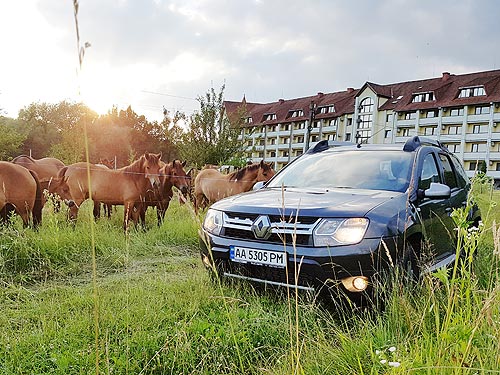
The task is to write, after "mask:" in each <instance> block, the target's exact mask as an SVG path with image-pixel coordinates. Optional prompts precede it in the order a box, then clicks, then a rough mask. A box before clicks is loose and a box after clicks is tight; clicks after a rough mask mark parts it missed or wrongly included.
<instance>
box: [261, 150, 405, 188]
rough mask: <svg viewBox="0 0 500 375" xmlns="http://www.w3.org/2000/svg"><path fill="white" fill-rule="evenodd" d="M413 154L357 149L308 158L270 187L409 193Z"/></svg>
mask: <svg viewBox="0 0 500 375" xmlns="http://www.w3.org/2000/svg"><path fill="white" fill-rule="evenodd" d="M412 162H413V155H412V153H409V152H403V151H393V150H383V151H373V150H356V151H342V152H339V151H335V152H320V153H317V154H312V155H306V156H305V157H302V158H300V159H298V160H296V161H295V162H294V163H293V164H291V165H289V166H288V167H287V168H286V169H284V170H283V172H282V173H279V174H278V175H277V176H276V177H275V178H274V179H273V180H272V182H271V183H270V184H268V187H281V186H282V185H283V186H287V187H296V188H307V189H314V188H319V189H329V188H356V189H369V190H389V191H400V192H403V191H406V189H407V188H408V185H409V181H410V177H411V167H410V166H411V165H412Z"/></svg>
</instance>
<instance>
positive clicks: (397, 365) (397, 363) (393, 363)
mask: <svg viewBox="0 0 500 375" xmlns="http://www.w3.org/2000/svg"><path fill="white" fill-rule="evenodd" d="M388 365H389V366H391V367H399V366H401V363H399V362H389V363H388Z"/></svg>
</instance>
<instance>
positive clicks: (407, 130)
mask: <svg viewBox="0 0 500 375" xmlns="http://www.w3.org/2000/svg"><path fill="white" fill-rule="evenodd" d="M409 136H410V128H401V137H409Z"/></svg>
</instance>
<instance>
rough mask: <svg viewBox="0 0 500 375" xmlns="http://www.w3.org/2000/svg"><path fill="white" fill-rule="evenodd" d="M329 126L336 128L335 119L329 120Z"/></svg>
mask: <svg viewBox="0 0 500 375" xmlns="http://www.w3.org/2000/svg"><path fill="white" fill-rule="evenodd" d="M330 126H337V119H336V118H334V119H332V120H330Z"/></svg>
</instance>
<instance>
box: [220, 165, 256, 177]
mask: <svg viewBox="0 0 500 375" xmlns="http://www.w3.org/2000/svg"><path fill="white" fill-rule="evenodd" d="M259 168H260V164H259V163H255V164H250V165H248V166H246V167H244V168H241V169H238V170H237V171H234V172H232V173H230V174H228V175H227V176H228V178H229V181H237V180H239V179H241V178H243V176H245V175H246V174H247V173H248V172H253V171H255V170H257V169H259Z"/></svg>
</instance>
